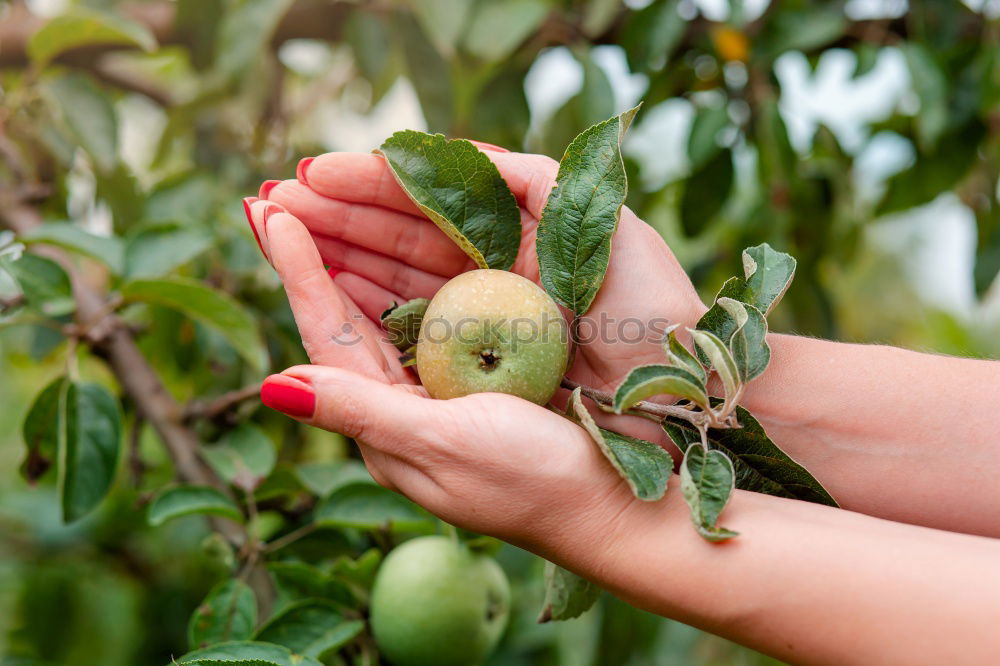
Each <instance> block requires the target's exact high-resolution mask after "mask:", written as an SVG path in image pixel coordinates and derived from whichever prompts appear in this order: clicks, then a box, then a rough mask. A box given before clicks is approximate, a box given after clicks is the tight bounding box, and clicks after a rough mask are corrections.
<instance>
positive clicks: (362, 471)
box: [295, 460, 375, 497]
mask: <svg viewBox="0 0 1000 666" xmlns="http://www.w3.org/2000/svg"><path fill="white" fill-rule="evenodd" d="M295 474H296V476H298V478H299V480H300V481H301V482H302V485H304V486H305V487H306V488H308V489H309V491H310V492H312V493H313V494H314V495H316V496H317V497H327V496H328V495H330V493H332V492H333V491H334V490H337V489H338V488H340V487H341V486H346V485H347V484H349V483H354V482H356V481H366V482H368V483H375V480H374V479H372V476H371V474H369V473H368V469H367V468H366V467H365V466H364V465H363V464H362V463H359V462H358V461H356V460H342V461H338V462H317V463H303V464H301V465H296V467H295Z"/></svg>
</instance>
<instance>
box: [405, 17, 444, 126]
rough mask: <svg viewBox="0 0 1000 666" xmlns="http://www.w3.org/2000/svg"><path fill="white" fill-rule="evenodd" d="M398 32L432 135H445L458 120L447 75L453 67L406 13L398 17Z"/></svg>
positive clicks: (407, 65)
mask: <svg viewBox="0 0 1000 666" xmlns="http://www.w3.org/2000/svg"><path fill="white" fill-rule="evenodd" d="M394 32H395V33H396V34H397V35H398V38H399V39H400V40H401V41H402V44H403V55H404V56H405V58H404V59H405V61H406V67H407V71H408V78H409V79H410V82H411V83H412V84H413V88H414V90H415V91H416V93H417V99H419V100H420V108H421V110H422V111H423V113H424V118H425V119H426V120H427V129H429V130H430V131H431V132H444V131H446V130H448V129H450V128H451V126H452V118H453V116H454V110H453V108H452V106H453V98H454V93H453V88H452V82H451V77H450V76H442V75H441V72H447V71H448V69H449V64H448V62H447V61H445V60H444V58H442V57H441V54H440V53H438V51H437V49H435V48H434V47H433V46H431V44H430V42H428V41H427V38H426V37H425V36H424V32H423V31H422V30H421V29H420V26H419V25H417V22H416V20H415V19H414V18H413V17H412V16H410V15H408V14H403V13H398V14H397V15H396V20H395V21H394Z"/></svg>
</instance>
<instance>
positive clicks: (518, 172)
mask: <svg viewBox="0 0 1000 666" xmlns="http://www.w3.org/2000/svg"><path fill="white" fill-rule="evenodd" d="M486 156H487V157H489V158H490V160H492V161H493V164H495V165H496V167H497V170H498V171H499V172H500V175H501V176H502V177H503V179H504V180H505V181H506V182H507V187H509V188H510V191H511V192H513V194H514V198H515V199H517V203H518V204H519V205H521V206H522V207H523V208H524V209H525V210H526V211H528V212H529V213H530V214H531V215H532V216H533V217H534V218H535V219H539V218H541V217H542V211H543V210H544V209H545V202H546V201H548V200H549V193H551V192H552V188H553V187H555V185H556V175H557V174H558V172H559V163H558V162H556V161H555V160H554V159H552V158H551V157H546V156H545V155H531V154H528V153H498V152H487V153H486Z"/></svg>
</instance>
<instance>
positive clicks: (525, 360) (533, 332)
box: [416, 269, 569, 405]
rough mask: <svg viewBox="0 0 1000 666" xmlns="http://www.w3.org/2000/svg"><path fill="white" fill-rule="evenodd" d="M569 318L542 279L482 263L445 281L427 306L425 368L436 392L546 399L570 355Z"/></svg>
mask: <svg viewBox="0 0 1000 666" xmlns="http://www.w3.org/2000/svg"><path fill="white" fill-rule="evenodd" d="M568 337H569V336H568V331H567V326H566V321H565V319H563V316H562V313H561V312H560V311H559V307H558V306H557V305H556V304H555V301H553V300H552V299H551V298H550V297H549V295H548V294H546V293H545V292H544V291H543V290H542V289H541V288H540V287H539V286H538V285H536V284H535V283H534V282H531V281H530V280H528V279H526V278H523V277H521V276H520V275H517V274H515V273H510V272H507V271H498V270H490V269H481V270H475V271H469V272H468V273H462V274H461V275H459V276H457V277H455V278H453V279H452V280H450V281H449V282H448V283H447V284H445V285H444V286H443V287H441V289H440V290H439V291H438V293H437V294H436V295H435V296H434V298H433V299H432V300H431V302H430V305H429V306H428V307H427V312H426V313H425V314H424V318H423V323H422V325H421V327H420V336H419V338H418V341H417V358H416V361H417V372H418V373H419V375H420V381H421V383H423V385H424V387H425V388H426V389H427V392H428V393H429V394H430V395H431V397H434V398H441V399H447V398H458V397H461V396H464V395H469V394H470V393H486V392H496V393H508V394H510V395H516V396H519V397H521V398H524V399H525V400H530V401H531V402H534V403H537V404H539V405H544V404H545V403H547V402H548V401H549V399H550V398H551V397H552V395H553V394H554V393H555V392H556V389H557V388H559V382H560V380H561V379H562V376H563V374H564V373H565V372H566V363H567V360H568V358H569V341H568Z"/></svg>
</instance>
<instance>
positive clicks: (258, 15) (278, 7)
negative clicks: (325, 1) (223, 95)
mask: <svg viewBox="0 0 1000 666" xmlns="http://www.w3.org/2000/svg"><path fill="white" fill-rule="evenodd" d="M292 2H293V0H243V2H240V3H238V4H236V5H235V6H234V7H232V8H231V9H228V10H227V11H226V14H225V15H224V16H223V18H222V22H221V24H220V26H219V35H218V39H217V40H216V42H215V64H214V66H213V69H214V70H215V73H216V75H217V76H220V77H221V78H222V79H234V78H236V77H238V76H240V75H242V74H246V73H248V72H251V71H254V68H253V64H254V63H255V62H256V61H257V60H258V59H259V58H261V57H262V54H263V53H265V51H266V49H265V47H266V46H267V44H268V42H269V41H270V40H271V35H273V34H274V31H275V29H276V28H277V27H278V23H279V22H280V21H281V19H282V17H284V15H285V13H286V12H287V11H288V8H289V7H291V6H292Z"/></svg>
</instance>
